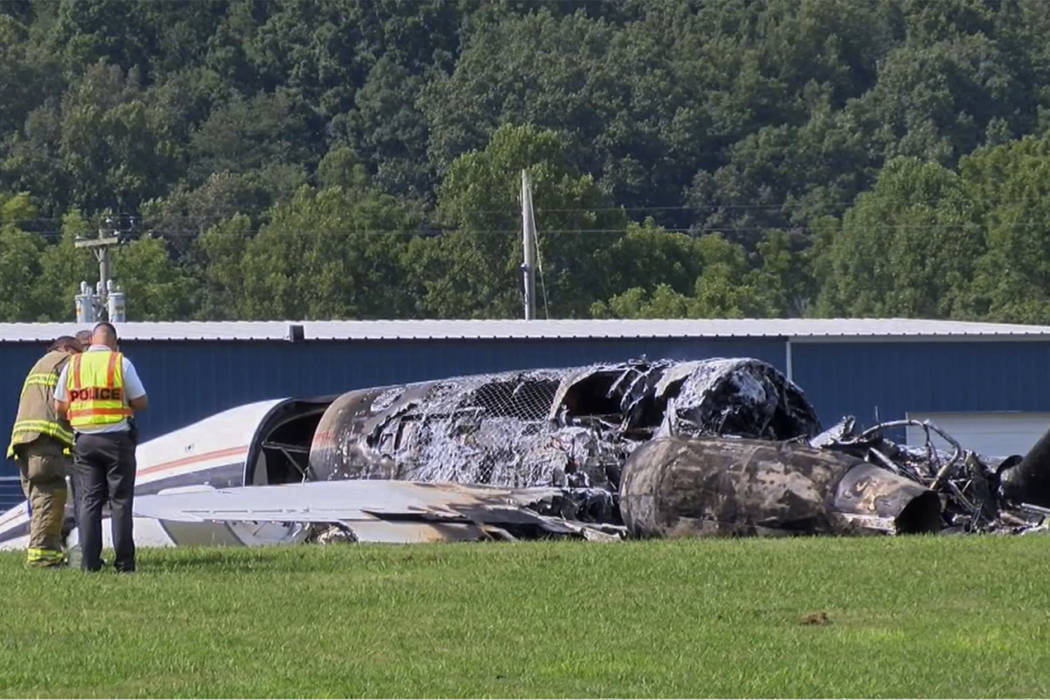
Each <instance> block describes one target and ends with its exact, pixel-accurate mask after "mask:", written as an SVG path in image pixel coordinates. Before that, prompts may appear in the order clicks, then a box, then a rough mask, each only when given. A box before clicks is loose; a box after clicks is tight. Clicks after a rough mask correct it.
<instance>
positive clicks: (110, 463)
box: [55, 322, 146, 572]
mask: <svg viewBox="0 0 1050 700" xmlns="http://www.w3.org/2000/svg"><path fill="white" fill-rule="evenodd" d="M144 408H146V389H145V388H144V387H143V386H142V381H141V380H140V379H139V376H138V372H137V371H136V370H135V365H133V364H132V363H131V361H130V360H128V359H127V358H126V357H124V356H123V355H122V354H121V353H119V352H117V331H116V329H115V328H114V327H113V326H112V325H111V324H109V323H105V322H103V323H99V324H98V325H96V326H95V329H94V331H93V332H92V334H91V346H90V347H89V348H88V349H87V351H86V352H84V353H83V354H81V355H77V356H75V357H74V358H73V360H72V361H70V362H69V364H67V365H66V366H65V367H64V368H63V369H62V374H61V376H60V377H59V378H58V386H57V387H56V389H55V409H56V410H57V411H58V412H59V413H66V414H67V415H68V417H69V423H70V425H71V426H72V427H73V431H74V433H75V441H74V447H73V482H74V489H75V493H76V498H77V528H78V530H79V533H80V546H81V552H82V559H81V562H80V568H81V569H83V570H84V571H98V570H99V569H101V568H102V507H103V506H104V505H105V503H106V501H107V500H108V501H109V507H110V517H111V518H112V522H111V525H112V528H113V530H112V533H113V549H114V554H115V558H114V562H113V565H114V567H115V568H116V569H117V571H124V572H130V571H134V570H135V542H134V540H133V539H132V500H133V497H134V492H135V439H134V437H133V435H132V425H131V423H130V422H129V419H130V418H131V415H132V412H133V411H141V410H143V409H144Z"/></svg>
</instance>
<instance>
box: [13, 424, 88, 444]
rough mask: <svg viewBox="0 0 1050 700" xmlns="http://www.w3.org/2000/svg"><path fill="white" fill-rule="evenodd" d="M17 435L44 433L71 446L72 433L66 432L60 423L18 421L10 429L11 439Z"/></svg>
mask: <svg viewBox="0 0 1050 700" xmlns="http://www.w3.org/2000/svg"><path fill="white" fill-rule="evenodd" d="M18 433H45V434H47V435H51V436H53V437H56V438H58V439H59V440H61V441H62V442H64V443H66V444H68V445H72V444H73V432H72V431H71V430H66V429H65V428H63V427H62V425H61V424H60V423H53V422H51V421H47V420H20V421H18V422H17V423H15V424H14V427H13V428H12V429H11V435H12V439H14V437H15V436H17V435H18Z"/></svg>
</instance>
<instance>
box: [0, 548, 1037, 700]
mask: <svg viewBox="0 0 1050 700" xmlns="http://www.w3.org/2000/svg"><path fill="white" fill-rule="evenodd" d="M1048 546H1050V540H1048V539H1047V538H1046V537H1043V536H1028V537H926V538H860V539H818V538H799V539H777V540H769V539H765V540H759V539H751V540H705V541H699V540H678V541H663V542H627V543H613V544H595V543H584V542H532V543H483V544H469V545H449V544H442V545H419V546H375V545H372V546H365V545H328V546H301V547H289V548H273V549H255V550H244V549H240V550H234V549H181V550H143V551H141V552H140V556H139V565H140V571H139V572H137V573H136V574H133V575H131V576H121V575H117V574H114V573H111V572H105V573H102V574H95V575H84V574H81V573H80V572H79V571H72V570H59V571H48V570H43V571H41V570H27V569H25V568H23V566H22V557H21V555H19V554H17V553H4V554H3V555H2V556H0V587H2V590H3V591H4V596H5V598H6V601H5V606H4V608H3V613H2V617H0V628H2V629H0V694H2V695H4V696H63V697H78V696H116V697H122V696H163V697H181V696H209V697H227V696H244V697H268V696H282V697H297V696H319V697H324V696H423V697H426V696H503V697H513V696H534V697H550V696H572V697H586V696H720V697H736V696H748V697H784V696H814V697H822V696H831V697H856V696H875V697H887V696H889V697H923V696H925V697H974V696H999V697H1002V696H1025V697H1045V696H1048V695H1050V564H1048V557H1047V547H1048Z"/></svg>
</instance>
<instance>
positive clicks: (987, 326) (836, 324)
mask: <svg viewBox="0 0 1050 700" xmlns="http://www.w3.org/2000/svg"><path fill="white" fill-rule="evenodd" d="M82 327H83V326H79V325H77V324H75V323H0V343H18V342H49V341H51V340H53V339H54V338H55V337H57V336H59V335H72V334H73V333H75V332H76V331H77V330H80V329H81V328H82ZM296 327H299V328H301V329H302V335H301V339H303V340H348V341H352V340H410V339H499V338H536V339H544V338H784V339H788V340H792V341H797V342H806V341H810V342H816V341H826V340H835V339H839V340H856V339H874V340H920V339H944V340H951V339H961V338H967V339H975V338H978V339H979V338H986V339H1026V340H1037V339H1042V340H1050V326H1029V325H1022V324H1012V323H978V322H969V321H933V320H922V319H901V318H878V319H861V318H815V319H807V318H774V319H646V320H553V321H541V320H534V321H525V320H518V319H515V320H450V321H446V320H420V321H160V322H130V323H121V324H119V326H118V329H117V330H118V332H119V333H120V336H121V338H123V339H124V340H190V341H192V340H231V341H238V340H246V341H247V340H256V341H258V340H271V341H288V340H292V339H293V338H297V336H298V330H297V329H296Z"/></svg>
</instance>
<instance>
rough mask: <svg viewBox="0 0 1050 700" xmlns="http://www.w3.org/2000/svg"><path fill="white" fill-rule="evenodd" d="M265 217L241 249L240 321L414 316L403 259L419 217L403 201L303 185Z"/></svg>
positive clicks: (375, 193) (334, 188) (228, 236)
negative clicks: (241, 287)
mask: <svg viewBox="0 0 1050 700" xmlns="http://www.w3.org/2000/svg"><path fill="white" fill-rule="evenodd" d="M269 218H270V220H269V223H267V224H266V225H265V226H263V227H262V228H261V229H260V230H259V232H258V233H257V234H256V235H255V236H254V237H253V238H252V239H251V241H250V242H248V243H247V246H246V249H245V252H244V257H243V260H242V264H241V266H240V272H241V275H242V278H241V281H240V284H241V285H242V286H243V293H242V295H241V296H240V298H239V299H238V302H237V303H238V308H237V312H238V316H239V317H242V318H278V319H292V318H307V319H329V318H397V317H402V316H405V315H407V314H409V313H410V312H411V309H412V308H413V307H412V304H413V291H414V290H413V287H412V285H411V284H406V280H407V279H408V276H407V275H406V270H405V269H404V266H403V263H402V260H403V257H404V254H405V249H406V247H407V245H408V242H409V240H410V239H411V237H412V235H413V234H414V233H415V231H416V230H417V228H418V224H419V219H418V215H417V214H416V212H414V211H412V210H411V209H410V208H406V207H404V206H403V203H402V202H399V201H398V200H397V199H395V198H394V197H391V196H389V195H384V194H381V193H377V192H373V191H354V190H348V189H344V188H342V187H331V188H328V189H324V190H320V191H317V190H314V189H312V188H309V187H303V188H302V189H300V190H299V192H298V193H297V194H296V195H295V197H293V199H292V200H291V201H290V202H288V203H287V204H282V205H278V206H277V207H276V208H275V210H274V211H273V212H272V213H271V214H270V217H269ZM231 235H233V234H228V235H227V237H226V238H225V239H224V240H226V241H229V238H230V236H231ZM215 238H218V235H216V236H215ZM223 245H226V246H230V245H231V243H230V242H226V243H223ZM216 247H218V245H216ZM229 257H230V258H232V257H233V256H232V255H230V256H229Z"/></svg>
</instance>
